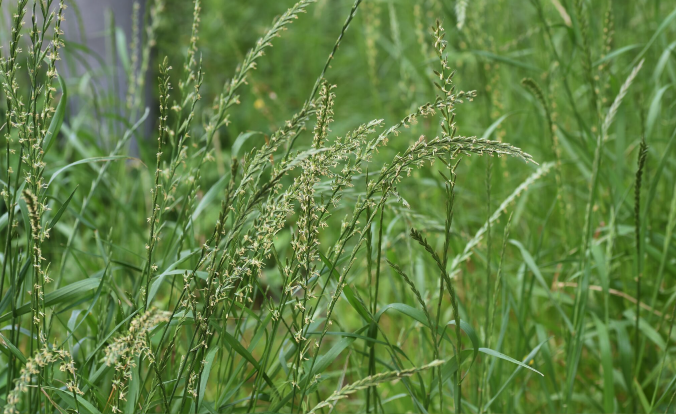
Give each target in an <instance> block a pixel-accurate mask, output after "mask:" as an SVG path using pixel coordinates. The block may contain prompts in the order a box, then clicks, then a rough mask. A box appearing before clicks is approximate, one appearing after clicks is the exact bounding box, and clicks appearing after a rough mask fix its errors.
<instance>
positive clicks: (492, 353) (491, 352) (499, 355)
mask: <svg viewBox="0 0 676 414" xmlns="http://www.w3.org/2000/svg"><path fill="white" fill-rule="evenodd" d="M543 343H544V342H543ZM540 346H542V344H540V345H538V346H537V348H535V349H538V350H539V349H540ZM479 351H481V352H483V353H484V354H486V355H490V356H494V357H496V358H500V359H504V360H505V361H508V362H511V363H512V364H516V365H518V366H520V367H522V368H526V369H529V370H531V371H533V372H534V373H536V374H540V375H541V376H543V377H544V376H545V374H543V373H542V372H540V371H538V370H537V369H534V368H531V367H529V366H528V365H526V364H524V363H523V362H519V361H517V360H516V359H514V358H512V357H509V356H507V355H505V354H503V353H501V352H498V351H494V350H492V349H490V348H479ZM531 359H533V357H532V356H530V355H529V356H528V357H526V361H530V360H531Z"/></svg>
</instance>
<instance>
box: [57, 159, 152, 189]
mask: <svg viewBox="0 0 676 414" xmlns="http://www.w3.org/2000/svg"><path fill="white" fill-rule="evenodd" d="M114 160H138V161H140V160H139V159H138V158H134V157H129V156H127V155H113V156H110V157H91V158H85V159H83V160H79V161H75V162H72V163H70V164H68V165H66V166H65V167H63V168H61V169H59V170H57V171H56V172H55V173H54V174H52V177H51V178H50V179H49V182H48V183H47V187H49V186H50V185H51V184H52V182H53V181H54V179H55V178H56V177H58V176H59V174H61V173H62V172H64V171H66V170H68V169H70V168H71V167H74V166H76V165H80V164H88V163H90V162H101V161H114Z"/></svg>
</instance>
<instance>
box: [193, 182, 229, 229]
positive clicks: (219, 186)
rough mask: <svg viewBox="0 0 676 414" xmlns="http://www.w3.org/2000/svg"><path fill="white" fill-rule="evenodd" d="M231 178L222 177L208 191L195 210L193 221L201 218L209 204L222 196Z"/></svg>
mask: <svg viewBox="0 0 676 414" xmlns="http://www.w3.org/2000/svg"><path fill="white" fill-rule="evenodd" d="M229 178H230V176H229V175H224V176H223V177H221V179H220V180H218V181H216V183H215V184H214V185H212V186H211V188H210V189H209V191H207V193H206V194H205V195H204V197H202V199H201V200H200V203H199V204H198V205H197V207H196V208H195V211H194V212H193V213H192V219H193V220H195V219H197V217H199V215H200V214H201V213H202V211H204V209H205V208H206V207H207V206H208V205H209V204H211V202H212V201H214V199H215V198H216V197H217V196H219V195H222V193H223V190H224V189H225V186H226V185H228V179H229Z"/></svg>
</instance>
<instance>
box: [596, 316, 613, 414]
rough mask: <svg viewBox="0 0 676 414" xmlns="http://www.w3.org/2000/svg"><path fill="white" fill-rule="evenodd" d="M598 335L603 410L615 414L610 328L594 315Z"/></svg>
mask: <svg viewBox="0 0 676 414" xmlns="http://www.w3.org/2000/svg"><path fill="white" fill-rule="evenodd" d="M594 324H595V325H596V333H598V335H599V351H600V352H601V366H602V367H603V410H604V411H605V412H607V413H613V412H615V379H614V376H613V354H612V348H611V346H610V337H609V336H608V327H607V326H606V325H605V324H604V323H603V322H602V321H601V320H600V319H599V318H598V317H597V316H596V315H594Z"/></svg>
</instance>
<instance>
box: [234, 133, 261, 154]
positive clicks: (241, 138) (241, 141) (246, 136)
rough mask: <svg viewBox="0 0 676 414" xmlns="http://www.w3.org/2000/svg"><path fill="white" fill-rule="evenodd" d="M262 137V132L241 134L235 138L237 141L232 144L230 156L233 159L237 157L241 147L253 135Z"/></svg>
mask: <svg viewBox="0 0 676 414" xmlns="http://www.w3.org/2000/svg"><path fill="white" fill-rule="evenodd" d="M258 134H260V135H263V133H262V132H260V131H247V132H242V133H240V134H239V135H238V136H237V139H236V140H235V142H234V143H233V144H232V147H231V149H230V156H231V157H233V158H236V157H237V155H238V154H239V150H240V148H242V145H244V143H245V142H246V141H247V140H248V139H249V138H251V137H252V136H254V135H258Z"/></svg>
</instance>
